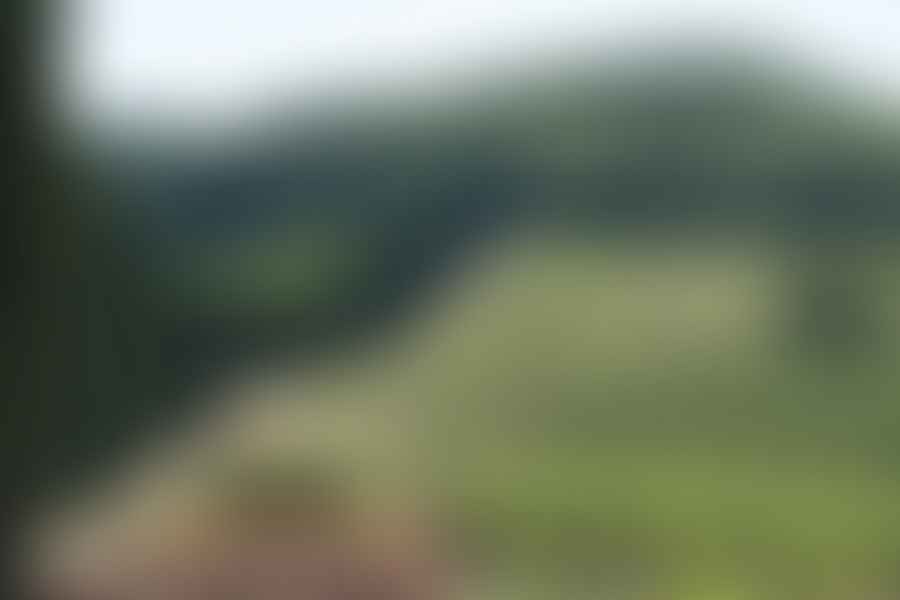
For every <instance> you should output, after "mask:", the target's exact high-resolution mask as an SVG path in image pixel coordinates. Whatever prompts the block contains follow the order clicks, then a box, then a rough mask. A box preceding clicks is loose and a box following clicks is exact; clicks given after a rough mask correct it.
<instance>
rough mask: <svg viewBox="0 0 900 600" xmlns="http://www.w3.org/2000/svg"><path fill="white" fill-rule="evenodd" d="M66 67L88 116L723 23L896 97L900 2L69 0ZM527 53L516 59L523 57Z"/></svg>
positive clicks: (208, 114) (221, 110)
mask: <svg viewBox="0 0 900 600" xmlns="http://www.w3.org/2000/svg"><path fill="white" fill-rule="evenodd" d="M69 2H70V6H71V7H72V9H73V10H72V12H71V13H70V16H69V17H68V18H67V19H65V21H64V23H65V25H66V27H67V29H68V33H67V36H66V38H65V39H66V43H65V44H64V46H63V48H64V52H63V55H64V57H63V58H64V63H63V64H64V67H65V68H64V72H65V73H66V75H67V77H68V81H67V87H66V89H67V92H66V94H67V96H66V97H67V98H68V99H69V100H68V102H69V104H70V105H71V106H77V107H78V109H79V110H86V111H88V112H89V113H92V114H98V113H100V114H102V113H104V112H106V113H110V114H113V113H125V114H129V113H130V114H143V113H151V112H163V113H169V114H173V115H174V114H177V115H181V116H182V117H185V116H187V117H189V118H194V119H197V120H200V121H202V120H203V119H213V118H221V117H223V116H225V117H226V118H232V117H236V116H238V115H241V114H252V112H253V111H254V110H255V108H254V107H257V106H258V104H259V102H260V101H261V100H265V98H266V97H268V96H270V95H272V94H290V95H292V96H295V97H296V98H297V101H298V102H302V100H303V98H304V97H306V96H312V95H314V94H316V93H318V92H320V91H322V90H324V89H327V88H328V87H329V86H334V85H341V84H344V83H346V82H348V81H349V82H354V81H361V80H368V81H380V82H382V84H384V85H385V88H388V87H390V86H392V85H395V84H396V85H399V84H401V83H405V84H409V83H412V84H414V85H415V84H419V85H422V86H426V87H427V86H428V85H436V82H440V81H441V80H449V79H450V76H451V74H452V73H454V72H456V71H458V70H460V69H462V70H466V69H472V68H475V67H477V66H479V65H490V64H502V61H503V60H514V57H520V58H521V60H522V61H527V60H530V59H529V58H527V57H532V56H539V55H540V53H541V52H542V51H544V50H549V49H554V48H555V49H559V48H564V47H565V46H567V45H572V46H573V47H574V46H577V45H582V46H583V45H585V44H590V45H595V46H596V47H597V50H598V51H599V52H605V51H611V50H615V49H617V48H618V49H621V48H625V47H633V46H635V45H638V46H640V45H641V44H643V43H647V44H650V43H652V42H653V41H654V40H656V39H659V38H660V37H662V36H664V35H665V36H668V37H672V36H683V37H685V38H690V37H692V36H696V35H698V34H699V33H702V32H705V33H719V34H720V35H721V34H725V35H727V36H732V35H733V36H743V37H748V38H753V39H757V40H758V41H761V42H762V43H763V44H772V45H775V44H778V45H786V46H788V47H791V48H795V49H796V50H798V51H799V52H801V53H803V54H804V55H806V56H807V57H811V58H812V59H813V60H814V61H815V62H817V63H818V64H819V65H821V66H822V68H824V69H827V70H829V71H830V72H831V73H833V74H835V75H837V76H838V77H839V78H843V79H844V80H845V81H846V82H847V83H848V84H849V85H850V86H852V87H854V88H856V89H858V90H860V91H864V92H865V93H866V94H869V95H870V96H871V97H872V98H874V99H877V100H883V99H888V98H890V99H892V100H896V99H898V98H900V1H897V0H441V1H437V0H430V1H429V0H312V1H306V0H69ZM522 57H524V58H522Z"/></svg>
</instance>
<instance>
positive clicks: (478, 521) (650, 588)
mask: <svg viewBox="0 0 900 600" xmlns="http://www.w3.org/2000/svg"><path fill="white" fill-rule="evenodd" d="M875 250H877V251H875ZM871 255H872V256H873V257H874V258H872V259H871V260H869V261H868V262H866V264H865V265H863V264H861V265H860V268H861V269H863V268H865V269H868V270H870V271H871V272H872V274H873V276H872V281H874V282H875V284H876V285H875V286H874V288H873V289H875V290H877V291H876V292H866V293H869V294H871V297H869V298H867V300H868V301H871V302H870V305H871V306H872V307H874V308H872V309H871V310H872V311H873V315H872V316H877V319H878V322H879V323H880V326H881V327H880V331H881V334H883V335H880V336H879V340H880V341H879V342H878V343H877V344H874V345H873V347H872V348H871V349H867V350H866V351H865V353H864V354H860V353H857V354H855V355H840V356H830V355H829V356H820V355H817V354H815V353H813V352H803V351H800V350H798V349H797V348H795V347H793V346H792V343H791V339H790V338H791V333H790V331H789V329H788V327H787V326H786V325H785V323H786V322H787V321H786V318H785V315H786V314H788V311H789V307H790V300H791V293H792V291H791V290H792V289H793V288H792V285H793V281H794V279H793V278H794V277H795V276H796V275H797V274H796V273H792V272H791V271H790V270H789V269H788V270H786V269H785V267H784V264H783V261H781V260H780V259H779V258H778V256H777V255H776V254H775V253H774V252H773V251H772V250H771V249H770V248H767V246H766V245H765V244H762V243H754V242H752V241H748V240H742V241H740V242H737V241H729V240H716V241H713V240H708V239H704V240H690V239H687V238H676V239H668V240H666V241H659V240H657V241H654V242H649V241H646V240H636V239H627V238H626V239H621V240H611V241H610V240H608V241H605V242H602V243H601V242H596V241H590V240H577V239H574V238H572V237H571V236H557V235H544V234H541V235H529V236H528V237H525V236H522V237H517V238H515V239H512V240H509V241H506V242H503V243H498V244H496V245H495V246H493V247H491V248H490V249H488V250H486V251H485V252H482V253H479V254H478V258H476V259H473V260H471V261H469V263H468V264H467V265H466V267H465V268H463V269H461V270H460V272H458V273H457V274H456V275H455V276H454V277H453V278H451V280H450V281H448V282H447V284H446V285H445V286H443V287H441V288H440V289H439V290H436V292H435V293H434V294H433V295H432V297H431V298H430V299H429V301H427V302H424V303H423V305H422V306H421V307H420V309H419V310H418V311H417V312H416V314H414V315H411V316H410V318H409V320H408V321H407V322H406V323H404V324H403V325H402V327H400V328H398V330H397V331H396V332H395V335H393V336H392V337H391V338H390V339H388V338H380V339H378V340H374V343H373V344H371V345H369V346H367V348H374V349H377V350H375V351H371V352H370V351H368V350H365V349H363V347H362V346H361V350H360V356H359V357H357V359H356V360H354V361H351V363H352V364H350V363H346V364H344V363H342V364H340V365H337V366H333V365H330V366H322V367H317V368H312V369H307V370H304V371H302V372H299V373H293V372H292V373H290V374H289V375H287V376H284V373H285V369H282V368H279V369H278V372H280V374H281V376H282V380H279V381H278V382H277V383H276V380H275V379H273V378H269V379H267V377H269V376H267V375H263V376H262V377H261V378H260V381H262V382H263V385H259V386H257V387H256V388H253V390H254V391H248V392H247V393H248V394H249V395H258V396H265V395H267V394H268V395H271V396H279V397H282V398H288V399H291V398H295V399H297V400H298V401H297V402H288V403H287V404H283V403H275V404H274V406H276V407H277V408H276V409H274V412H273V410H269V413H268V415H269V418H268V420H266V419H262V420H254V419H253V418H248V419H243V420H241V419H239V420H238V421H237V423H238V425H239V426H238V427H237V430H239V438H240V439H241V440H242V443H241V444H229V445H228V447H229V448H230V449H231V451H230V452H225V453H217V454H214V457H213V458H212V459H211V460H212V461H213V463H212V464H217V465H220V466H221V464H226V463H228V461H230V460H235V458H234V457H235V456H237V455H239V454H240V452H237V451H236V450H235V449H236V448H242V449H244V450H247V449H249V448H253V447H254V446H255V445H263V444H269V445H278V443H277V440H279V439H280V440H285V441H289V442H290V443H285V444H284V448H287V450H286V451H287V453H288V454H291V453H296V455H297V456H299V455H301V454H303V453H306V452H307V451H308V450H309V448H310V447H312V446H313V445H314V444H315V443H316V442H314V441H313V440H315V439H319V438H316V437H315V436H313V435H311V431H312V429H314V427H313V428H312V429H311V423H320V424H322V426H321V427H319V429H318V431H319V432H320V433H322V432H325V433H326V434H327V435H325V436H324V438H328V440H329V441H328V442H327V443H326V444H325V445H328V444H332V442H335V440H336V439H337V438H340V437H341V433H340V432H346V433H347V436H346V437H347V439H346V440H341V441H340V442H339V443H338V442H335V444H334V445H333V447H335V448H337V447H339V446H340V447H341V448H344V449H348V448H352V449H351V450H348V455H350V454H354V453H356V454H355V455H356V456H362V457H363V459H364V460H362V461H360V463H359V465H360V469H362V470H366V471H367V472H368V473H370V474H375V476H373V478H372V479H373V480H380V483H379V484H378V485H381V486H382V487H392V486H394V483H393V482H391V479H390V477H387V476H385V477H380V475H381V474H383V473H384V472H387V471H390V468H388V469H386V470H384V469H382V467H381V466H378V465H379V464H380V465H384V464H388V463H390V461H391V460H392V459H396V458H397V457H401V460H402V461H403V462H405V463H415V464H414V465H411V464H406V465H405V466H407V467H412V468H413V469H414V472H415V473H416V474H417V477H420V478H421V481H424V482H426V483H427V484H429V485H431V487H430V488H429V492H430V493H432V494H434V496H435V497H436V498H438V500H439V501H440V504H441V507H442V508H443V509H444V512H443V514H444V515H445V517H446V519H447V520H448V521H447V522H448V526H449V530H450V531H451V532H453V533H454V535H455V537H456V538H457V542H458V543H459V547H460V548H461V555H462V556H463V558H464V559H465V561H466V562H467V563H468V564H469V568H470V569H471V570H472V572H473V573H474V575H473V578H472V580H473V582H479V583H473V584H472V588H473V591H472V596H474V597H477V598H482V597H487V598H492V599H499V598H515V599H523V600H524V599H526V598H548V599H551V598H561V597H566V598H637V599H644V598H647V599H649V598H654V599H657V598H659V599H672V600H679V599H685V600H707V599H709V600H738V599H747V600H750V599H755V598H763V599H768V598H774V599H780V598H785V599H788V598H789V599H796V598H816V599H818V598H835V599H847V600H851V599H853V600H855V599H858V598H880V597H885V598H886V597H895V595H896V594H897V593H900V576H898V575H897V572H898V569H897V566H898V564H900V471H898V467H900V459H898V454H897V453H898V450H900V437H898V433H900V402H898V399H900V370H898V369H897V364H900V363H898V361H897V359H898V357H900V353H898V352H897V351H896V349H895V346H894V344H893V343H892V342H893V340H895V339H900V336H898V335H897V332H900V328H898V322H900V319H898V317H900V303H898V300H900V270H898V269H897V265H898V264H900V262H898V261H895V260H894V259H893V258H892V251H891V249H890V248H879V249H873V252H872V253H871ZM287 370H288V371H289V370H290V369H287ZM298 382H300V383H298ZM233 393H240V392H233ZM320 400H321V402H320ZM311 406H316V407H324V410H325V412H326V413H330V412H333V411H332V408H330V407H334V406H340V407H344V408H346V409H347V411H344V412H347V413H348V414H351V415H355V416H353V417H352V418H350V419H344V420H338V421H329V420H328V419H325V420H324V421H321V422H320V421H316V420H315V419H310V418H309V415H310V410H311V409H310V407H311ZM270 408H271V406H270ZM338 412H340V411H338ZM263 421H265V422H266V423H268V426H262V425H261V423H262V422H263ZM337 423H340V424H337ZM267 427H268V428H267ZM232 434H235V432H232V433H231V434H230V435H232ZM240 436H243V437H240ZM324 438H323V439H324ZM351 438H352V439H351ZM298 440H299V441H300V442H301V443H298V444H294V445H292V443H293V442H297V441H298ZM342 444H343V445H342ZM354 445H356V446H354ZM360 448H365V449H364V450H363V451H362V452H360V450H359V449H360ZM373 448H374V449H378V450H384V452H381V453H379V452H374V451H373ZM341 451H343V450H341ZM381 455H383V457H386V458H385V460H386V462H384V463H377V461H376V460H374V459H375V457H376V456H381ZM410 458H413V459H414V460H413V461H409V460H408V459H410ZM369 459H372V460H370V461H369ZM366 461H369V462H366ZM199 464H202V465H204V467H203V468H205V469H208V468H209V466H210V464H211V463H210V462H209V460H206V462H203V461H201V463H199ZM394 466H396V463H395V464H394ZM187 479H189V480H190V479H191V477H190V476H188V477H187ZM193 482H194V483H196V478H194V480H193ZM144 522H145V523H146V522H147V521H146V520H145V521H144Z"/></svg>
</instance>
